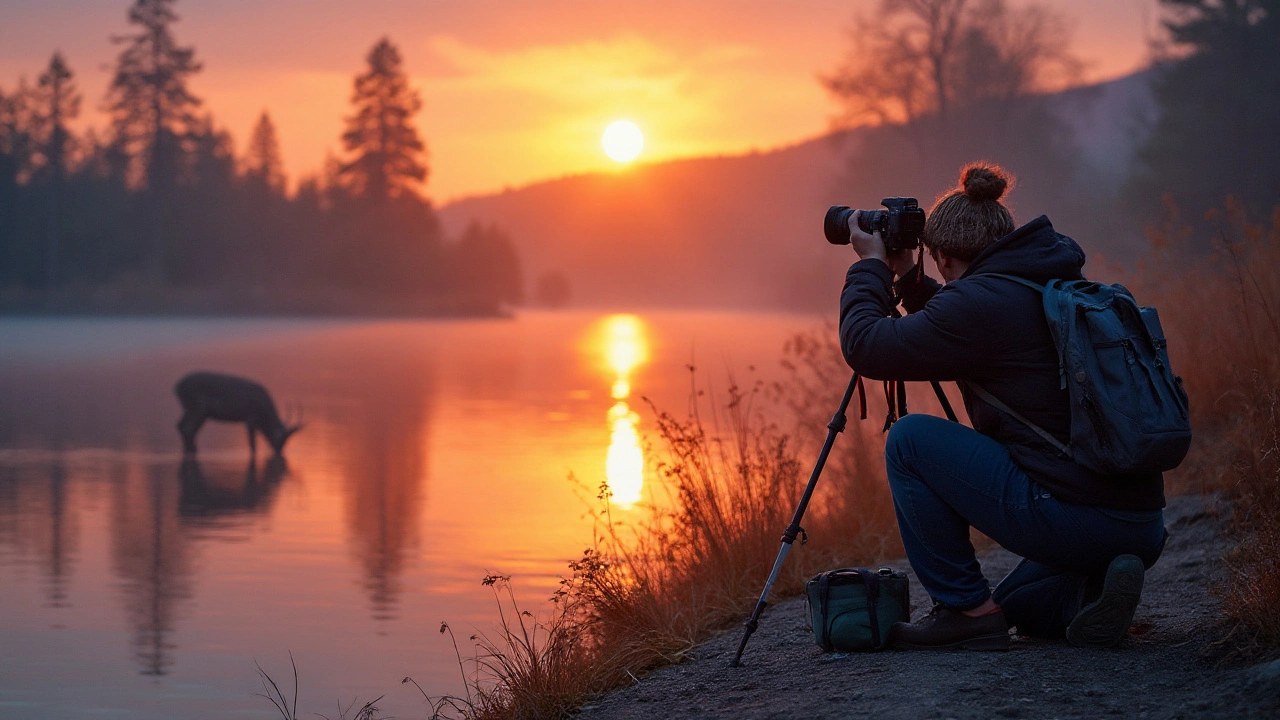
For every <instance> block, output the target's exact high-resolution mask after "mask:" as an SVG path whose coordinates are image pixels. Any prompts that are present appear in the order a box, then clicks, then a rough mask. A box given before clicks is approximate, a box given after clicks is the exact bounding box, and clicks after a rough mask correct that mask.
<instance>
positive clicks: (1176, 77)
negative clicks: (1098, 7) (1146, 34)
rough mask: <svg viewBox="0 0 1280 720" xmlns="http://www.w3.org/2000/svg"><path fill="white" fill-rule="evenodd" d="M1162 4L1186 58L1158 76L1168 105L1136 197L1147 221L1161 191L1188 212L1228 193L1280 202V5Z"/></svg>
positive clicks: (1138, 176)
mask: <svg viewBox="0 0 1280 720" xmlns="http://www.w3.org/2000/svg"><path fill="white" fill-rule="evenodd" d="M1161 4H1162V5H1163V6H1164V8H1165V10H1166V12H1167V13H1168V14H1167V16H1166V20H1165V27H1166V28H1168V30H1169V33H1170V36H1171V39H1172V41H1173V43H1174V46H1175V48H1174V49H1175V50H1176V51H1178V52H1177V53H1176V54H1177V55H1179V56H1181V57H1179V58H1178V59H1175V60H1171V61H1169V62H1166V63H1165V64H1164V66H1163V67H1162V68H1160V70H1159V73H1158V75H1157V80H1156V83H1155V91H1156V100H1157V102H1158V103H1159V109H1160V112H1159V115H1158V119H1157V120H1156V122H1155V124H1154V126H1153V127H1152V131H1151V134H1150V136H1149V137H1148V140H1147V142H1146V143H1145V145H1144V147H1143V148H1142V150H1141V152H1140V154H1139V161H1140V163H1141V165H1140V168H1139V170H1138V172H1137V173H1135V177H1134V179H1133V181H1132V182H1131V184H1130V187H1129V188H1127V190H1128V197H1129V198H1130V199H1131V201H1133V202H1137V203H1141V204H1142V205H1144V206H1145V209H1146V210H1147V212H1148V217H1149V218H1151V217H1154V215H1155V214H1156V213H1158V212H1160V208H1159V207H1158V206H1157V204H1156V201H1157V199H1158V198H1159V197H1160V196H1161V194H1163V193H1169V194H1171V195H1172V197H1173V199H1174V201H1175V202H1176V203H1177V205H1179V206H1180V207H1181V208H1182V209H1183V210H1184V211H1187V212H1185V215H1186V216H1188V217H1198V216H1199V215H1200V214H1201V212H1202V211H1204V210H1207V209H1208V208H1210V207H1214V206H1216V205H1218V204H1220V203H1221V202H1222V201H1223V199H1224V197H1225V196H1226V195H1228V194H1231V195H1235V196H1237V197H1238V198H1240V199H1241V200H1243V201H1244V202H1245V204H1246V205H1247V206H1248V207H1251V208H1254V209H1259V210H1268V209H1270V207H1271V206H1273V205H1276V204H1280V165H1277V163H1276V158H1277V157H1280V133H1278V132H1277V131H1276V128H1277V127H1280V2H1277V1H1276V0H1162V2H1161ZM1187 51H1190V52H1187Z"/></svg>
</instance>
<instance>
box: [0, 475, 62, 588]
mask: <svg viewBox="0 0 1280 720" xmlns="http://www.w3.org/2000/svg"><path fill="white" fill-rule="evenodd" d="M67 475H68V472H67V467H66V462H65V458H64V456H63V454H62V453H61V452H55V453H54V454H53V457H52V460H51V462H50V464H49V465H48V466H47V467H46V466H45V465H44V464H43V463H35V464H30V465H8V466H0V546H9V547H12V548H14V549H15V550H19V551H21V552H24V553H26V554H30V555H32V556H34V557H35V558H36V559H37V563H38V566H39V568H40V571H41V579H42V583H43V584H44V592H43V595H44V602H43V604H44V606H45V607H48V608H55V609H61V608H68V607H70V606H71V597H70V590H69V585H70V583H71V578H72V571H73V570H74V567H75V562H74V561H75V556H76V552H77V550H78V546H79V535H80V528H79V523H78V522H77V520H76V515H75V514H74V513H72V512H70V508H69V506H70V499H69V497H68V484H69V479H68V477H67Z"/></svg>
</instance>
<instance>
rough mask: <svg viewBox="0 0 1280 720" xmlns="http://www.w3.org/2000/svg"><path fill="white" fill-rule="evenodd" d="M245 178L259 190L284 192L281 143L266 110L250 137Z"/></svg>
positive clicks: (245, 157)
mask: <svg viewBox="0 0 1280 720" xmlns="http://www.w3.org/2000/svg"><path fill="white" fill-rule="evenodd" d="M244 174H245V178H246V179H247V180H249V182H250V183H251V184H253V185H256V186H257V188H259V189H262V190H266V191H269V192H272V193H276V194H282V193H283V192H284V163H283V162H282V161H281V159H280V142H279V140H278V139H277V138H276V126H275V124H274V123H272V122H271V116H270V115H268V114H267V111H266V110H263V111H262V114H261V115H260V116H258V122H257V124H255V125H254V126H253V133H252V134H251V135H250V136H249V147H248V148H246V149H245V156H244Z"/></svg>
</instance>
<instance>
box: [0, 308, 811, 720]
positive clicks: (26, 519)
mask: <svg viewBox="0 0 1280 720" xmlns="http://www.w3.org/2000/svg"><path fill="white" fill-rule="evenodd" d="M814 323H815V319H813V318H809V317H804V316H795V315H747V314H733V313H707V312H702V313H698V312H683V313H681V312H668V313H656V314H643V315H639V316H636V315H609V314H607V313H587V312H579V313H564V314H555V313H530V314H527V315H522V316H520V317H519V318H517V319H515V320H510V321H442V322H413V321H367V322H349V321H286V320H216V319H205V320H178V319H172V320H161V319H156V320H124V319H120V320H105V319H104V320H74V319H66V320H21V319H5V320H2V321H0V587H2V588H3V592H0V646H3V647H6V648H23V651H22V652H7V653H4V654H3V657H0V678H3V681H2V682H0V715H4V714H7V713H9V712H15V713H19V714H27V715H32V716H40V717H46V716H47V717H73V716H80V715H83V714H85V713H86V712H88V708H101V709H102V710H103V712H101V713H95V716H101V717H130V718H152V717H154V718H161V717H164V718H169V717H186V718H203V717H208V718H214V717H217V718H225V717H240V716H246V717H260V716H263V714H264V713H265V711H266V710H269V709H270V708H269V706H268V705H267V704H266V701H265V700H262V699H261V698H254V697H252V693H254V692H255V691H257V690H259V689H260V686H259V682H258V679H257V676H256V673H255V671H254V665H253V664H254V661H255V660H256V661H257V662H259V663H261V664H262V666H263V667H264V668H266V669H267V670H268V671H269V672H271V674H272V675H273V677H275V678H276V679H277V680H281V679H284V678H287V677H289V676H290V675H291V672H290V670H289V665H288V663H289V658H288V653H289V652H290V651H291V652H292V653H293V655H294V657H295V658H296V659H297V662H298V667H299V673H300V676H301V685H302V687H301V693H300V695H301V698H302V709H303V710H304V711H305V712H329V714H331V715H332V709H333V707H334V705H333V704H334V702H336V701H337V700H339V699H342V700H343V702H344V704H345V703H346V702H349V701H350V700H352V699H354V698H355V697H357V696H359V697H360V698H362V702H363V700H368V699H372V698H373V697H376V696H377V695H378V694H381V693H384V692H385V693H388V698H387V699H386V700H384V701H383V702H382V703H380V707H382V708H383V709H384V710H385V711H386V712H390V713H392V714H398V715H401V716H413V714H414V713H416V712H420V711H421V709H422V708H423V706H422V705H421V701H420V697H419V696H417V695H416V691H413V692H411V691H409V690H405V689H404V687H402V686H400V685H399V681H400V679H401V678H403V677H404V676H406V675H410V676H413V677H414V678H415V679H416V680H418V682H420V683H421V684H422V685H423V687H424V688H426V689H427V691H428V692H431V693H433V694H439V693H444V692H460V690H461V688H460V687H459V686H458V685H459V681H458V670H457V666H456V664H455V661H454V658H453V654H452V648H451V647H450V646H449V645H448V643H447V641H446V640H445V639H444V638H442V637H441V636H440V635H439V634H438V632H437V631H438V628H439V623H440V621H442V620H447V621H449V622H450V624H451V625H452V626H453V627H455V628H456V629H457V631H458V635H459V638H460V639H461V640H463V641H464V642H463V645H464V648H463V650H464V652H467V649H468V648H469V643H467V642H465V638H466V636H467V635H469V634H471V632H473V631H474V628H478V629H481V630H483V629H485V628H487V627H488V626H489V624H490V623H491V622H492V620H493V617H494V614H493V612H492V595H491V592H490V589H489V588H485V587H482V586H481V585H480V582H479V581H480V579H481V577H483V576H484V575H485V574H487V573H488V572H501V573H504V574H509V575H513V576H514V579H515V580H514V582H515V587H516V590H517V592H518V594H519V596H520V599H521V601H522V602H525V603H528V604H529V606H530V607H534V608H536V607H540V606H542V605H543V604H544V603H545V600H546V598H547V596H548V595H549V594H550V592H551V590H552V589H553V588H554V587H555V585H556V581H557V579H558V578H559V576H560V575H561V574H562V573H563V572H564V571H565V567H566V562H567V561H568V560H569V559H572V558H574V557H575V556H577V555H579V554H580V553H581V551H582V549H583V548H584V547H586V545H587V544H588V543H589V541H590V537H591V525H590V523H591V521H590V518H589V517H588V516H587V512H586V511H587V508H588V506H587V504H586V498H590V497H592V496H594V494H595V489H596V487H597V486H598V485H599V483H600V481H601V480H603V479H604V478H605V476H606V472H608V473H609V474H610V478H611V481H612V484H614V485H615V487H616V488H617V491H616V495H615V498H614V499H615V512H616V513H623V514H625V513H627V512H630V510H628V506H630V505H631V503H634V502H635V501H637V500H646V501H647V500H650V499H652V498H651V496H650V494H649V492H650V491H649V488H646V487H641V486H638V485H636V484H635V483H639V482H643V480H644V475H643V473H642V472H641V468H640V467H639V466H638V465H637V463H642V462H643V459H642V457H641V454H640V442H639V441H640V438H641V437H642V436H643V435H644V434H645V433H646V432H649V422H650V421H651V419H652V418H650V417H649V415H651V412H650V411H649V409H648V406H647V405H646V404H645V403H644V402H643V401H642V400H641V398H649V399H651V400H653V401H654V402H655V403H656V404H657V405H658V407H660V408H663V409H668V410H672V411H674V412H677V413H682V412H683V410H684V408H685V407H686V406H687V403H688V400H689V388H690V376H689V371H688V369H687V367H686V366H687V365H689V364H695V365H698V366H699V376H700V378H699V381H700V383H704V384H706V385H709V386H710V387H711V389H712V391H713V392H714V391H715V390H716V388H720V389H721V390H723V389H724V387H725V385H726V383H727V380H726V377H727V374H726V373H727V372H728V371H732V372H733V374H734V376H735V379H736V380H737V381H738V382H739V383H744V382H750V381H754V379H764V380H768V379H773V378H776V377H778V376H779V375H780V373H781V371H780V370H779V369H778V368H779V365H778V360H779V358H780V354H781V347H782V344H783V341H784V339H785V338H786V337H787V336H788V335H789V334H791V333H793V332H795V331H798V330H805V329H808V328H811V327H813V326H814ZM752 367H754V368H755V369H754V370H753V369H750V368H752ZM195 369H208V370H216V371H224V372H231V373H235V374H240V375H244V376H247V377H251V378H253V379H256V380H258V381H261V382H262V383H263V384H264V385H266V387H267V388H268V389H269V390H270V392H271V393H272V396H273V397H274V399H275V401H276V404H277V406H278V407H279V409H280V412H281V414H282V415H284V416H292V417H294V418H301V419H302V420H303V421H304V422H305V423H306V427H305V428H304V430H303V431H301V432H300V433H299V434H298V435H296V436H295V437H294V438H293V439H292V440H290V442H289V444H288V446H287V447H286V450H285V457H286V461H284V462H279V461H273V460H271V459H270V458H269V453H265V452H264V446H263V444H262V443H259V453H260V454H259V456H258V458H257V459H256V461H255V462H251V461H250V457H249V453H248V444H247V441H246V439H245V433H244V428H243V426H238V425H230V424H219V423H215V422H210V423H208V424H206V425H205V427H204V429H203V430H202V431H201V433H200V435H199V437H198V439H197V442H198V445H199V454H198V456H197V459H196V460H195V461H190V460H185V461H184V459H183V457H182V454H181V443H180V439H179V436H178V433H177V431H176V429H175V427H174V424H175V422H176V420H177V418H178V416H179V414H180V408H179V406H178V403H177V400H176V398H175V397H174V396H173V394H172V386H173V383H174V382H175V381H176V380H177V379H178V378H179V377H181V376H182V375H183V374H185V373H186V372H189V371H191V370H195ZM619 408H621V409H619ZM570 472H572V473H573V474H574V475H575V476H576V477H577V479H578V484H577V485H575V484H574V483H572V482H570V481H569V480H568V475H569V473H570ZM624 491H625V493H626V496H625V497H624V496H623V492H624ZM410 690H411V688H410Z"/></svg>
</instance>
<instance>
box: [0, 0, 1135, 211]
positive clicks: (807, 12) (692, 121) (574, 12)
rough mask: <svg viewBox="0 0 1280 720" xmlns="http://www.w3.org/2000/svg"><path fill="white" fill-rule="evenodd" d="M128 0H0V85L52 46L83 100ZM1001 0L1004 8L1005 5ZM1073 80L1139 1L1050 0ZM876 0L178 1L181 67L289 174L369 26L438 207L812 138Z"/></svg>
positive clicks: (1117, 37)
mask: <svg viewBox="0 0 1280 720" xmlns="http://www.w3.org/2000/svg"><path fill="white" fill-rule="evenodd" d="M130 4H131V2H130V0H0V88H4V89H10V88H12V87H13V85H14V84H15V82H16V80H17V78H18V77H20V76H26V77H28V78H32V79H33V78H34V77H35V76H37V75H38V74H39V72H40V70H41V69H42V68H43V67H44V65H45V64H46V63H47V61H48V58H49V55H50V54H51V53H52V52H53V50H54V49H61V50H62V51H63V52H64V54H65V55H66V56H67V59H68V61H69V63H70V64H71V67H72V69H73V70H74V71H75V72H76V74H77V79H78V82H79V84H80V87H81V89H82V90H83V91H84V93H85V98H86V102H85V116H86V117H85V119H84V122H83V125H86V126H88V125H95V126H101V125H103V124H104V119H103V117H102V115H101V114H100V112H99V111H98V108H99V106H100V104H101V100H102V96H103V91H104V90H105V88H106V85H107V82H108V80H109V78H110V66H111V64H112V63H113V62H114V59H115V56H116V54H117V52H118V48H117V47H115V46H113V45H111V43H110V42H109V39H108V38H109V36H110V35H112V34H118V33H122V32H124V31H125V30H126V19H125V18H126V12H127V9H128V7H129V5H130ZM1011 4H1015V5H1016V4H1019V3H1017V2H1011ZM1045 4H1048V5H1051V6H1054V7H1055V8H1057V9H1058V10H1059V11H1060V12H1061V13H1062V14H1063V15H1065V16H1066V17H1067V18H1068V19H1069V20H1070V21H1071V22H1072V24H1073V25H1074V30H1075V31H1074V35H1073V38H1074V47H1075V49H1076V52H1077V53H1078V54H1079V55H1080V56H1081V57H1082V58H1083V59H1084V60H1085V61H1086V62H1087V64H1088V65H1087V69H1086V78H1087V79H1090V80H1095V79H1107V78H1111V77H1116V76H1119V75H1123V74H1126V73H1128V72H1130V71H1132V70H1134V69H1137V68H1138V67H1140V66H1141V65H1142V64H1143V63H1144V61H1145V58H1146V53H1147V50H1146V42H1145V37H1146V36H1148V35H1150V34H1151V32H1152V28H1154V26H1155V22H1156V11H1155V9H1154V8H1155V0H1055V1H1052V2H1047V3H1045ZM878 6H879V2H878V0H803V1H784V0H645V1H636V2H613V1H611V0H537V1H535V0H414V1H411V0H363V1H362V2H360V3H358V4H357V3H352V2H343V1H341V0H256V1H255V0H181V1H180V2H179V3H178V5H177V9H178V12H179V14H180V15H181V17H182V20H181V21H180V22H179V23H178V24H177V26H176V34H177V37H178V39H179V41H180V42H181V43H182V44H184V45H194V46H195V48H196V54H197V58H198V59H199V60H200V61H202V62H203V63H204V71H203V72H202V73H200V75H199V76H198V77H197V79H196V80H195V81H194V82H193V89H194V90H195V92H196V94H197V95H199V96H200V97H201V98H203V99H204V100H205V103H206V106H207V108H208V109H209V110H211V111H212V112H213V114H214V116H215V118H216V120H217V121H218V122H219V124H220V125H222V126H224V127H226V128H227V129H229V130H230V131H231V133H232V135H233V136H234V137H235V138H236V140H237V142H238V143H243V142H244V140H245V139H246V138H247V136H248V133H249V129H250V128H251V126H252V124H253V122H254V120H255V119H256V117H257V115H258V113H259V112H261V111H262V110H263V109H267V110H268V111H270V113H271V115H272V117H273V119H274V120H275V121H276V124H277V128H278V130H279V133H280V136H281V141H282V150H283V154H284V160H285V165H286V170H287V171H288V173H289V175H290V177H291V178H296V176H297V175H298V174H303V173H313V172H316V171H317V170H318V169H319V168H320V167H321V166H322V164H323V162H324V158H325V154H326V153H327V152H331V151H332V152H337V151H338V150H339V145H338V136H339V134H340V133H341V130H342V116H343V115H344V114H345V113H346V112H347V103H348V100H349V96H350V92H351V79H352V76H353V75H354V74H355V73H356V72H358V71H360V70H361V69H362V68H363V65H364V56H365V53H366V52H367V51H368V49H369V48H370V47H371V46H372V45H373V43H374V42H375V41H376V40H377V39H378V38H379V37H380V36H382V35H384V34H385V35H388V36H389V37H390V38H391V39H392V41H393V42H395V43H397V44H398V45H399V46H400V49H401V51H402V53H403V55H404V57H405V62H406V66H407V69H408V71H409V73H410V75H411V78H412V81H413V84H414V86H415V87H417V89H418V90H419V91H420V92H421V93H422V96H423V100H424V102H425V108H424V110H423V112H422V113H421V115H420V116H419V118H418V124H419V126H420V128H421V130H422V132H423V135H424V137H425V139H426V141H427V144H428V147H429V148H430V153H431V157H430V162H429V164H430V167H431V176H430V179H429V181H428V184H427V187H426V193H427V195H429V196H430V197H432V198H433V199H434V200H436V201H437V202H447V201H448V200H450V199H455V198H458V197H461V196H465V195H470V194H478V193H486V192H492V191H496V190H501V189H502V188H504V187H515V186H519V185H523V184H527V183H529V182H533V181H536V180H540V179H545V178H549V177H557V176H560V175H565V174H572V173H579V172H584V171H591V170H600V169H607V168H612V167H616V164H615V163H614V162H613V161H611V160H609V159H608V158H607V157H605V155H604V154H603V152H602V150H601V148H600V134H601V132H602V131H603V130H604V128H605V126H606V125H607V124H608V123H609V122H610V121H612V120H614V119H618V118H624V117H625V118H629V119H632V120H634V121H635V122H636V123H637V124H638V125H639V126H640V127H641V128H642V129H643V131H644V133H645V140H646V145H645V150H644V153H643V154H642V155H641V160H642V161H643V160H649V161H652V160H659V159H667V158H674V157H686V156H695V155H708V154H733V153H741V152H746V151H749V150H751V149H768V148H771V147H776V146H779V145H785V144H788V143H791V142H795V141H797V140H801V139H806V138H809V137H813V136H815V135H818V134H821V133H822V132H823V131H824V130H825V129H826V128H827V125H828V121H829V118H830V117H831V116H832V114H833V113H834V112H835V111H836V108H835V106H834V105H833V104H832V102H831V101H830V99H829V98H828V97H827V96H826V94H825V93H824V91H823V90H822V88H821V87H820V86H819V85H818V83H817V82H816V80H815V76H816V74H817V73H819V72H826V71H829V70H831V69H832V68H833V67H835V66H836V65H837V64H838V62H839V61H840V59H841V57H842V55H843V53H844V49H845V45H846V42H847V40H846V29H847V27H848V26H849V24H850V20H851V18H852V17H853V16H854V13H868V12H875V10H876V8H877V7H878Z"/></svg>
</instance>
